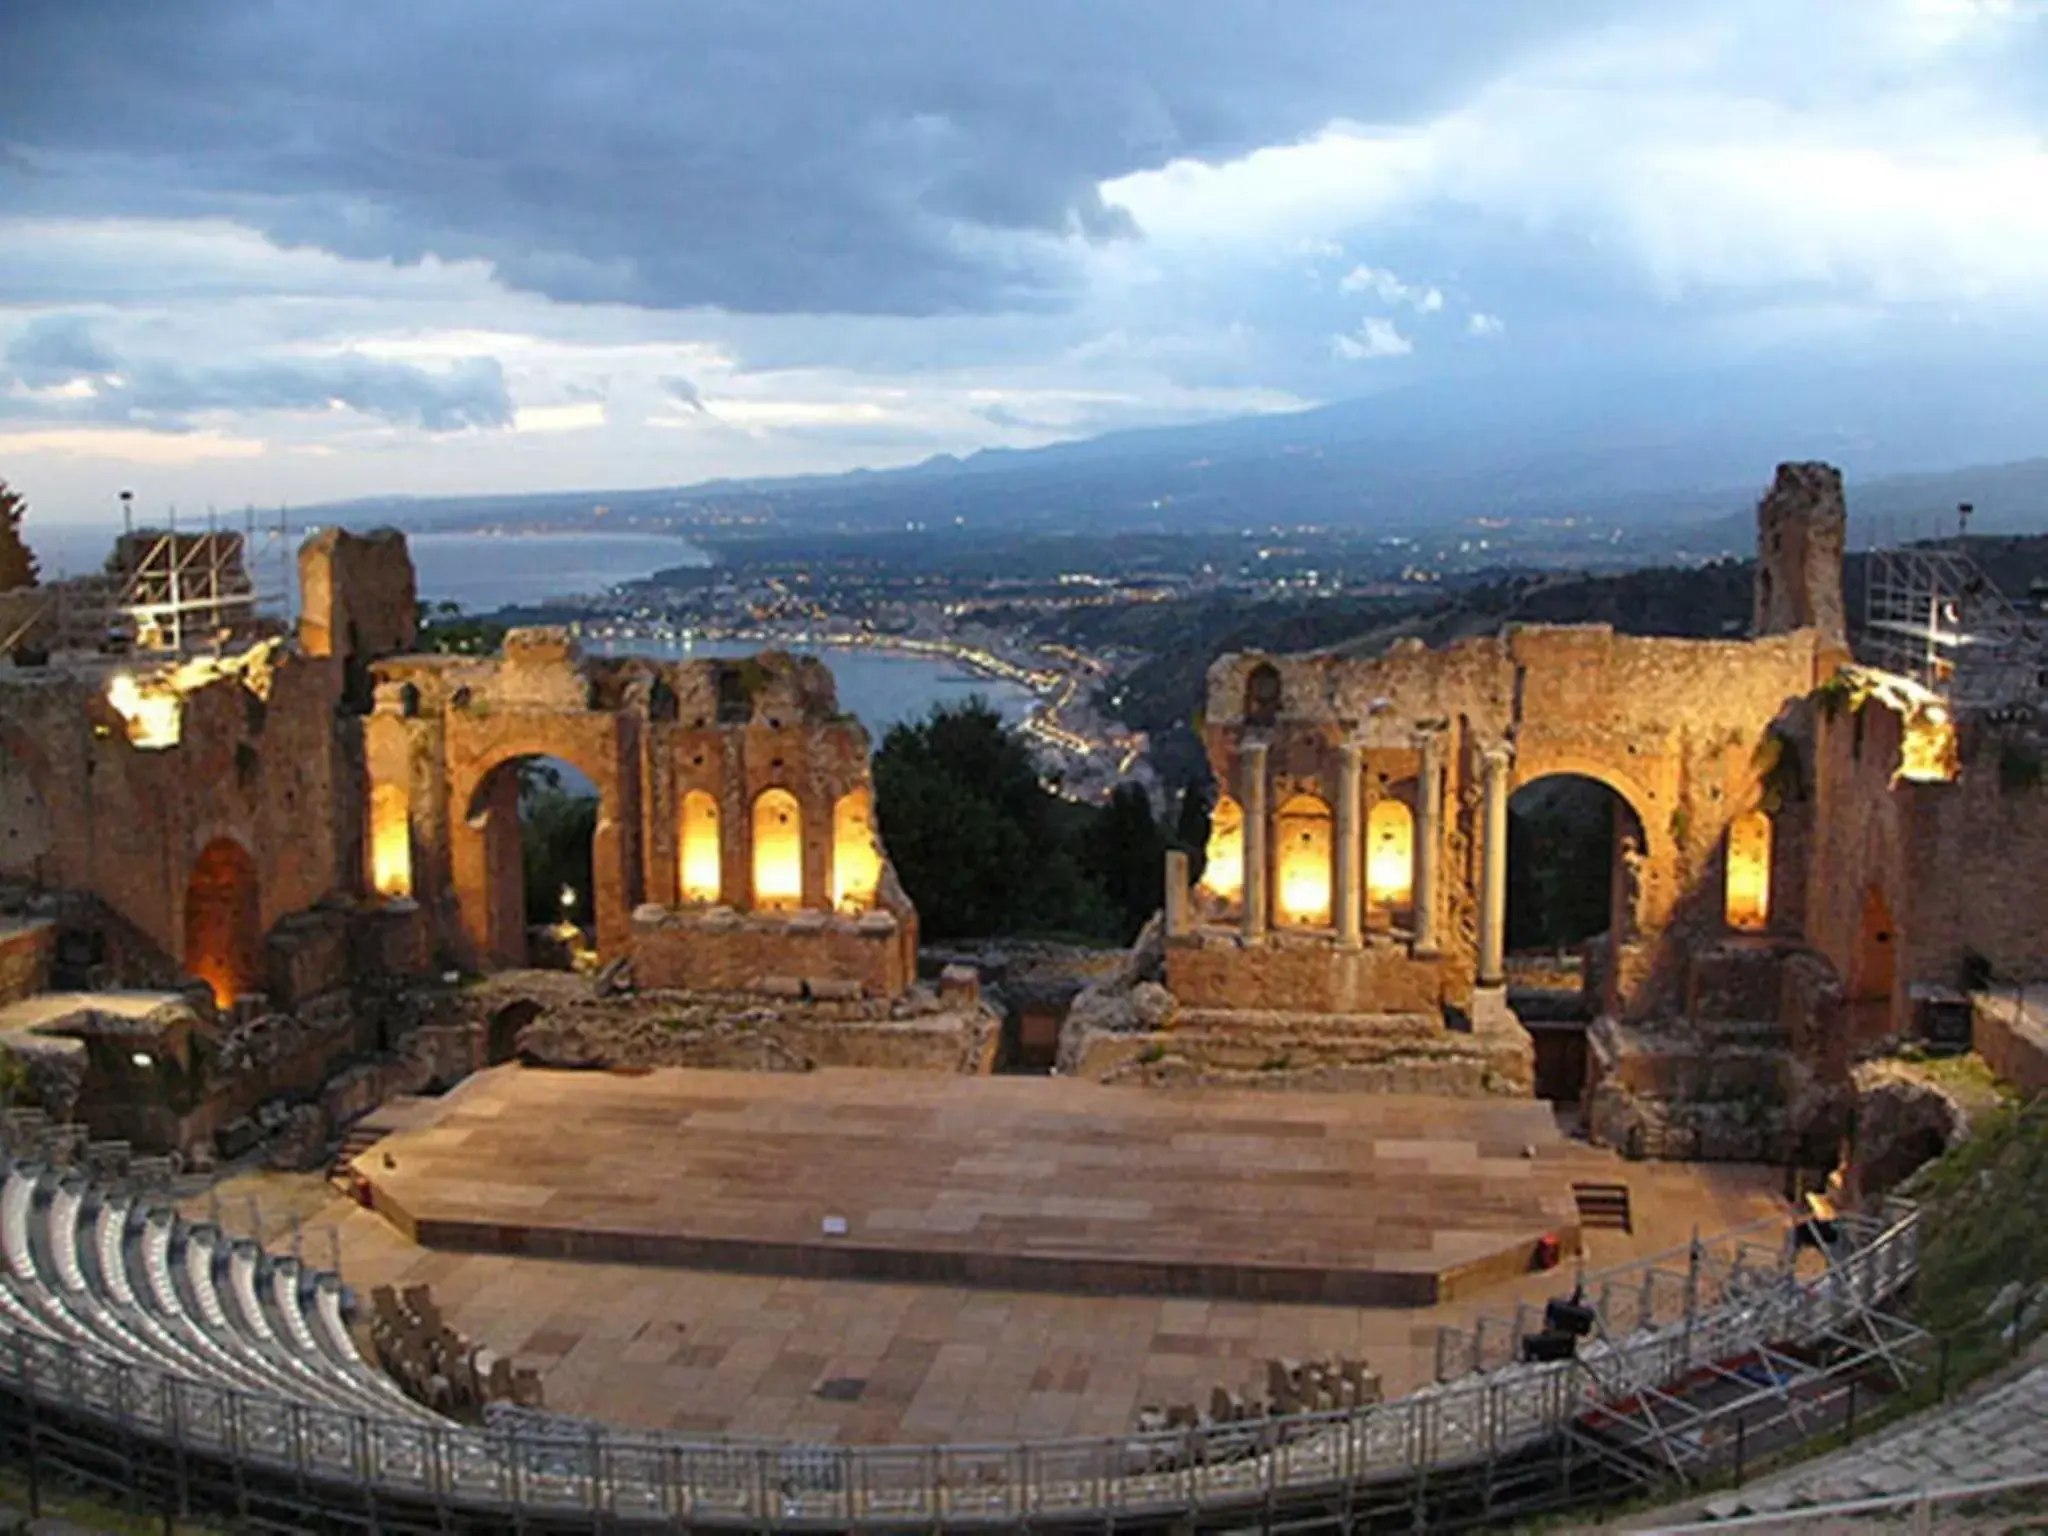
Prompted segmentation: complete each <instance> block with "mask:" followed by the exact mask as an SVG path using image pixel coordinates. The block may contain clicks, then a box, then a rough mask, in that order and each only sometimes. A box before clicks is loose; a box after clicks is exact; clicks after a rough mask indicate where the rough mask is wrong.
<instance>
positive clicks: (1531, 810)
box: [1507, 772, 1647, 955]
mask: <svg viewBox="0 0 2048 1536" xmlns="http://www.w3.org/2000/svg"><path fill="white" fill-rule="evenodd" d="M1646 847H1647V844H1646V841H1645V837H1644V831H1643V821H1642V817H1641V816H1639V815H1638V814H1637V812H1636V810H1635V807H1634V806H1632V805H1631V804H1630V803H1629V802H1628V800H1627V799H1626V798H1625V797H1624V796H1623V795H1622V794H1621V793H1620V792H1619V791H1618V790H1616V789H1615V788H1614V787H1613V786H1611V785H1609V784H1607V783H1605V782H1603V781H1602V780H1599V779H1595V778H1592V777H1590V776H1589V775H1586V774H1580V773H1570V772H1563V773H1551V774H1544V775H1542V776H1540V777H1537V778H1534V779H1530V780H1528V781H1527V782H1525V783H1523V784H1522V785H1521V786H1520V787H1519V788H1518V789H1516V791H1515V792H1514V794H1513V795H1512V796H1511V797H1510V798H1509V800H1508V871H1507V875H1508V879H1507V885H1508V892H1507V898H1508V899H1507V948H1508V950H1509V952H1510V953H1519V954H1523V955H1542V954H1548V955H1560V954H1565V953H1568V952H1570V951H1573V950H1576V949H1577V948H1578V946H1580V945H1581V944H1583V943H1585V942H1586V941H1587V940H1588V939H1591V938H1594V937H1596V936H1597V935H1600V934H1603V933H1611V934H1613V935H1614V936H1615V937H1616V938H1617V939H1618V940H1621V941H1626V940H1628V939H1629V938H1631V937H1633V935H1634V931H1635V922H1636V899H1637V895H1638V893H1637V890H1636V881H1635V874H1634V866H1635V864H1636V862H1637V861H1638V860H1639V859H1640V858H1641V857H1642V855H1643V853H1644V852H1645V850H1646Z"/></svg>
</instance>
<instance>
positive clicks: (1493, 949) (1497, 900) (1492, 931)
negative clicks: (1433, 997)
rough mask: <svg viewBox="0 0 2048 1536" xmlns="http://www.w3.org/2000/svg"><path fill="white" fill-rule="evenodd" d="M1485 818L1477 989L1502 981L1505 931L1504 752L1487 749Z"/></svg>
mask: <svg viewBox="0 0 2048 1536" xmlns="http://www.w3.org/2000/svg"><path fill="white" fill-rule="evenodd" d="M1483 782H1484V785H1485V792H1486V798H1485V805H1484V808H1483V811H1482V814H1483V816H1484V818H1485V820H1484V824H1483V826H1482V829H1481V832H1480V849H1481V855H1482V858H1483V860H1484V864H1483V867H1482V871H1481V879H1480V887H1479V985H1481V986H1482V987H1497V986H1499V985H1500V984H1501V983H1502V981H1503V980H1505V979H1506V974H1507V967H1506V959H1507V955H1506V950H1507V929H1508V749H1507V748H1506V747H1488V748H1487V749H1486V768H1485V778H1484V781H1483Z"/></svg>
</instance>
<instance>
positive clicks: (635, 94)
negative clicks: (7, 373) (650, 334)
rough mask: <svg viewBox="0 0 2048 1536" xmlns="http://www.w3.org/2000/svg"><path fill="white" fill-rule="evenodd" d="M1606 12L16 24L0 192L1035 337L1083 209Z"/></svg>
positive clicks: (1365, 109)
mask: <svg viewBox="0 0 2048 1536" xmlns="http://www.w3.org/2000/svg"><path fill="white" fill-rule="evenodd" d="M1617 4H1618V0H1553V3H1550V4H1546V5H1543V6H1534V5H1513V4H1502V3H1498V0H1403V3H1373V4H1366V3H1362V0H1192V3H1191V0H1000V3H974V4H964V5H963V4H960V3H959V0H886V3H864V0H780V3H770V0H693V3H690V4H651V3H647V0H579V3H568V0H556V3H542V4H528V5H520V6H517V7H513V6H506V5H502V4H498V3H485V0H438V3H434V4H419V3H416V0H406V3H398V0H313V3H301V4H294V5H291V6H277V5H269V4H257V3H254V0H214V3H202V0H157V3H153V4H150V5H147V6H141V5H133V4H129V3H116V0H26V3H24V0H15V4H14V5H13V6H11V7H10V12H11V14H10V19H9V21H8V23H7V26H8V30H9V32H10V34H11V36H10V42H9V46H8V47H7V48H6V49H5V50H0V100H5V101H6V102H7V103H8V110H7V118H6V123H5V126H4V127H0V155H4V156H5V158H6V162H7V163H10V164H13V165H16V166H24V165H25V166H27V167H29V168H30V170H29V171H28V172H26V173H24V172H22V171H20V170H15V171H9V170H7V169H6V168H5V166H4V165H0V191H4V192H5V193H6V194H7V196H8V199H9V200H10V201H12V202H13V203H14V204H15V205H16V206H17V207H18V208H22V209H25V210H29V211H43V212H52V213H64V214H72V215H77V214H88V215H99V214H117V213H118V214H141V215H170V214H181V215H191V214H215V215H225V216H229V217H233V218H237V219H240V220H242V221H244V222H247V223H250V224H252V225H254V226H256V227H258V228H261V229H262V230H264V231H265V232H266V233H267V234H269V235H271V236H272V237H273V238H274V239H276V240H278V241H280V242H284V243H300V244H306V245H312V246H318V247H321V248H324V249H327V250H330V251H333V252H336V253H338V254H341V255H345V256H352V257H359V258H379V259H395V260H399V261H412V260H416V259H418V258H420V257H422V256H425V255H427V254H429V253H432V254H436V255H439V256H443V257H449V258H466V257H474V258H482V259H486V260H489V261H491V262H492V263H494V264H495V266H496V268H497V270H498V272H499V273H500V275H501V277H502V278H503V279H504V280H505V281H507V282H509V283H511V284H513V285H515V286H518V287H521V288H526V289H530V290H534V291H537V292H541V293H544V294H547V295H549V296H551V297H554V298H558V299H565V300H580V301H620V302H627V303H633V304H639V305H648V306H661V307H687V306H693V305H717V306H723V307H726V308H730V309H736V310H746V311H756V312H787V313H820V312H866V313H894V314H934V313H943V312H949V311H952V312H958V311H979V310H988V309H997V308H1005V307H1015V308H1031V307H1036V306H1043V305H1046V304H1050V303H1057V302H1059V301H1060V299H1061V298H1062V297H1063V295H1064V293H1065V291H1066V283H1067V280H1068V277H1069V275H1070V274H1069V273H1068V272H1067V270H1066V268H1065V264H1064V263H1063V261H1062V260H1061V257H1060V255H1059V252H1058V250H1057V248H1056V247H1055V246H1054V244H1053V243H1052V241H1050V240H1048V241H1033V240H1031V239H1028V238H1018V237H1030V236H1045V237H1053V240H1061V239H1067V238H1070V237H1072V238H1080V239H1085V240H1089V241H1107V240H1123V239H1130V238H1134V237H1136V236H1138V235H1139V233H1140V232H1139V231H1138V230H1137V228H1136V227H1135V225H1134V224H1133V222H1132V219H1131V217H1130V215H1129V214H1128V213H1127V212H1126V211H1125V210H1123V209H1121V208H1118V207H1115V206H1111V205H1108V204H1105V202H1104V201H1103V200H1102V198H1101V196H1100V194H1099V192H1098V190H1097V188H1098V183H1099V182H1101V181H1103V180H1106V179H1111V178H1114V177H1116V176H1119V175H1122V174H1126V173H1129V172H1131V171H1135V170H1141V169H1146V168H1150V167H1156V166H1158V165H1161V164H1164V163H1165V162H1167V161H1168V160H1170V159H1172V158H1175V157H1177V156H1198V157H1204V158H1216V157H1221V156H1228V155H1233V154H1237V153H1242V152H1245V151H1248V150H1250V149H1253V148H1256V147H1258V146H1260V145H1263V144H1268V143H1273V142H1278V141H1284V140H1287V139H1290V138H1294V137H1299V136H1302V135H1305V134H1308V133H1312V132H1314V131H1315V130H1316V129H1318V128H1320V127H1321V126H1322V125H1324V124H1325V123H1326V122H1328V121H1329V120H1330V119H1331V118H1332V117H1333V116H1349V117H1353V118H1357V119H1360V120H1364V121H1369V122H1374V123H1396V122H1401V121H1408V120H1414V119H1416V118H1417V117H1419V116H1421V115H1424V114H1426V113H1428V112H1430V111H1432V110H1435V109H1438V108H1441V107H1442V106H1444V105H1445V104H1446V103H1448V102H1449V101H1451V100H1454V99H1456V97H1457V96H1458V94H1459V93H1460V92H1462V91H1464V90H1467V89H1469V88H1471V87H1472V86H1473V85H1474V84H1475V83H1477V82H1478V81H1480V80H1482V79H1484V78H1485V77H1487V76H1488V75H1489V74H1490V73H1492V72H1494V71H1496V70H1498V69H1499V68H1501V67H1502V66H1503V65H1504V64H1505V63H1506V62H1507V61H1508V59H1509V58H1511V57H1512V56H1514V55H1515V54H1516V53H1517V52H1518V51H1520V50H1523V49H1526V48H1527V47H1529V46H1531V45H1533V44H1534V43H1536V42H1538V41H1540V40H1541V38H1540V37H1539V36H1538V34H1539V33H1540V34H1543V35H1544V36H1549V35H1555V34H1557V33H1558V32H1560V31H1562V30H1565V29H1569V28H1573V27H1576V26H1577V25H1579V24H1581V23H1583V22H1584V21H1585V20H1586V19H1587V17H1588V16H1589V15H1592V14H1599V13H1604V12H1607V11H1610V10H1613V9H1615V7H1616V5H1617Z"/></svg>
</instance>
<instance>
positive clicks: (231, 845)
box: [185, 837, 263, 1008]
mask: <svg viewBox="0 0 2048 1536" xmlns="http://www.w3.org/2000/svg"><path fill="white" fill-rule="evenodd" d="M262 967H263V906H262V900H261V896H260V893H259V891H258V889H257V883H256V861H255V860H254V859H252V858H251V857H250V856H249V851H248V850H247V849H246V848H244V847H243V846H242V845H241V844H240V843H238V842H236V841H235V840H234V839H233V838H231V837H217V838H215V839H214V840H213V841H212V842H210V843H208V844H207V845H206V846H205V847H204V848H202V849H201V850H200V852H199V857H198V858H197V859H196V860H194V861H193V864H192V874H191V877H190V878H189V879H188V880H187V881H186V883H185V970H186V971H187V973H189V974H190V975H193V976H197V977H198V978H199V979H200V980H202V981H204V982H205V983H206V984H207V986H208V987H210V988H211V989H212V991H213V1000H214V1002H215V1003H216V1004H217V1005H218V1006H220V1007H222V1008H226V1007H228V1006H230V1005H231V1004H232V1003H234V1001H235V1000H236V999H237V998H240V997H243V996H245V995H246V994H248V993H250V992H254V991H256V990H258V988H259V987H260V985H261V979H262Z"/></svg>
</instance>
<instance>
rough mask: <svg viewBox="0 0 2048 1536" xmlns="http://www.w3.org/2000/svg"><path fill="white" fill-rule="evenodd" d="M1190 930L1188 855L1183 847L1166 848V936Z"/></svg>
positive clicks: (1174, 935)
mask: <svg viewBox="0 0 2048 1536" xmlns="http://www.w3.org/2000/svg"><path fill="white" fill-rule="evenodd" d="M1187 931H1188V856H1187V851H1186V850H1185V849H1181V848H1169V849H1167V850H1166V936H1167V937H1168V938H1169V939H1177V938H1179V937H1180V936H1181V935H1182V934H1184V933H1186V932H1187Z"/></svg>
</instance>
